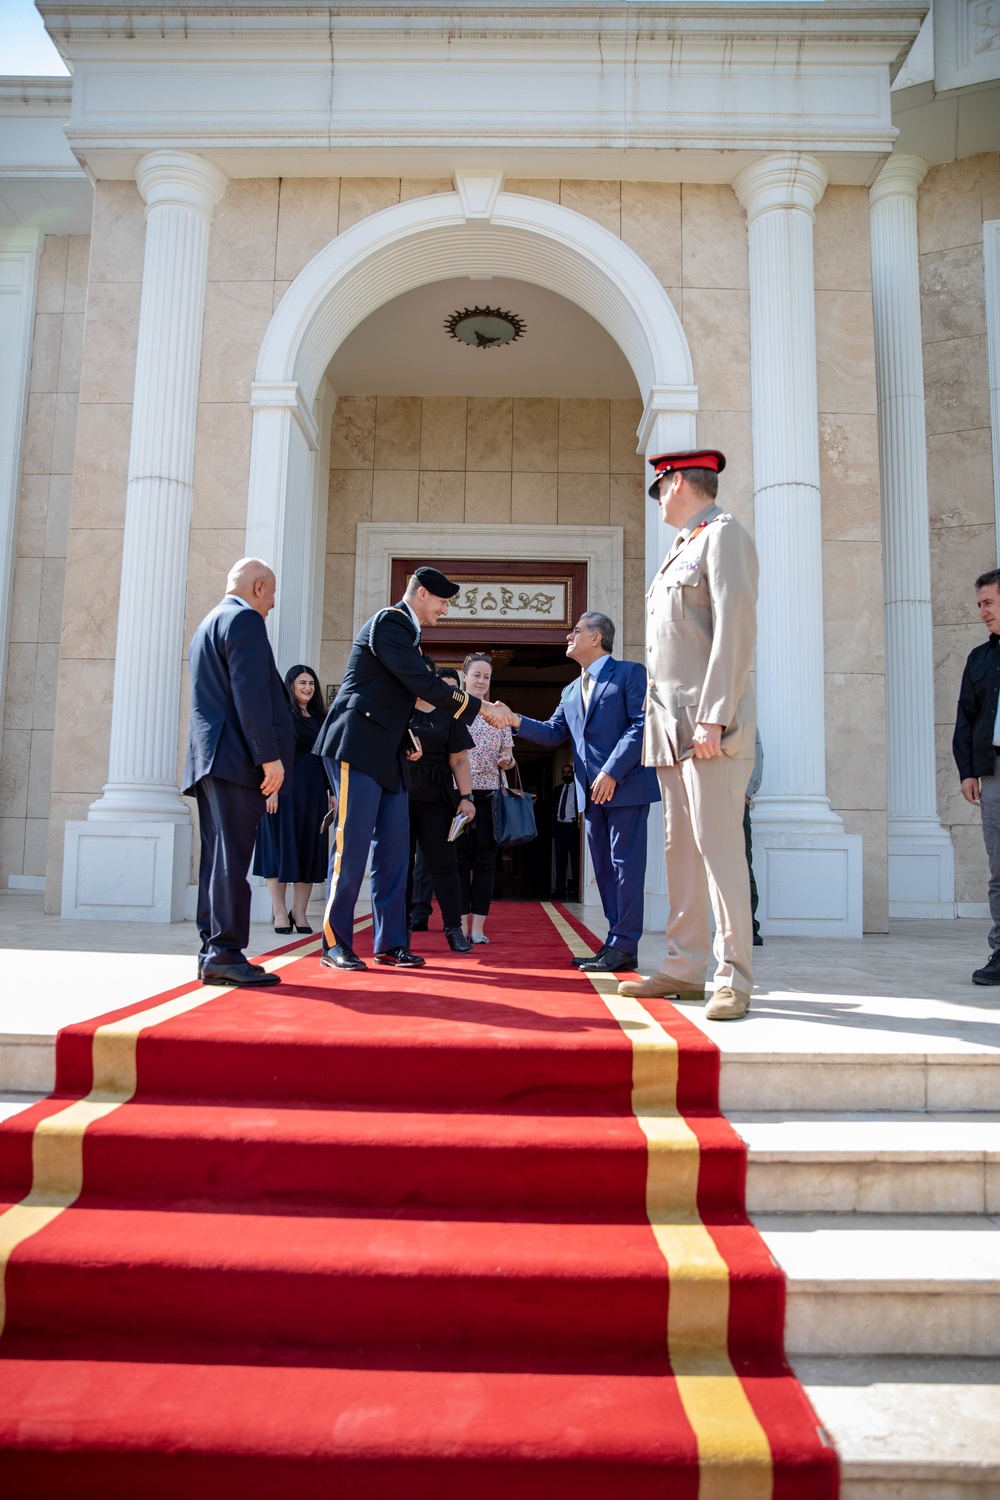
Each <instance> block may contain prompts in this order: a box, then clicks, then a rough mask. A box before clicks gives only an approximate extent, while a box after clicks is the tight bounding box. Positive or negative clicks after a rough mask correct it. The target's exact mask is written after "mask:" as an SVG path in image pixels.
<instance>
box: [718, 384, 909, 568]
mask: <svg viewBox="0 0 1000 1500" xmlns="http://www.w3.org/2000/svg"><path fill="white" fill-rule="evenodd" d="M726 472H727V474H728V472H729V471H728V470H727V471H726ZM819 482H820V494H821V495H822V500H823V536H824V538H833V537H840V538H842V539H843V540H844V541H856V542H878V541H880V539H881V535H882V523H881V517H880V510H879V506H880V499H879V489H880V486H879V452H878V418H877V417H876V416H875V414H874V413H873V412H872V413H865V412H858V413H854V414H847V415H840V414H834V415H831V414H830V413H827V412H823V413H821V414H820V418H819Z"/></svg>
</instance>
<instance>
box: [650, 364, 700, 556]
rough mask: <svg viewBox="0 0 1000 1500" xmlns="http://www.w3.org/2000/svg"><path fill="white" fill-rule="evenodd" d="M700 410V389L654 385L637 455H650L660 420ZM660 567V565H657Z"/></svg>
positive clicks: (684, 386)
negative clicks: (651, 441)
mask: <svg viewBox="0 0 1000 1500" xmlns="http://www.w3.org/2000/svg"><path fill="white" fill-rule="evenodd" d="M697 410H698V387H697V386H696V385H654V386H653V388H652V389H651V390H650V392H649V395H648V396H647V397H646V404H645V406H644V407H643V410H642V417H641V419H640V421H639V426H638V427H637V428H636V437H637V439H638V443H637V446H636V450H635V451H636V452H637V453H648V452H649V445H650V440H651V439H652V437H653V433H654V430H655V429H656V426H657V421H658V418H660V417H663V416H669V415H672V414H674V413H676V412H685V413H693V412H696V411H697ZM657 566H659V564H657Z"/></svg>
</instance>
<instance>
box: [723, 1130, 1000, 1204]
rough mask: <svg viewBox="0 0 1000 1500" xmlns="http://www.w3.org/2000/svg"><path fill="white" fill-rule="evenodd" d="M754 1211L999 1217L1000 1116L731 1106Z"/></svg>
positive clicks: (748, 1199)
mask: <svg viewBox="0 0 1000 1500" xmlns="http://www.w3.org/2000/svg"><path fill="white" fill-rule="evenodd" d="M729 1119H730V1122H731V1124H732V1125H733V1126H735V1128H736V1130H737V1131H738V1132H739V1134H740V1135H741V1136H742V1137H743V1139H744V1140H745V1141H746V1143H747V1149H748V1170H747V1208H748V1210H749V1212H750V1213H753V1214H758V1213H877V1214H895V1213H911V1214H912V1213H917V1214H982V1213H1000V1113H997V1112H995V1111H994V1112H985V1111H980V1112H972V1111H969V1112H966V1113H955V1112H948V1111H943V1110H934V1111H919V1110H909V1111H903V1110H894V1111H856V1112H852V1113H848V1112H843V1113H834V1112H829V1113H818V1112H816V1111H808V1112H807V1111H801V1110H800V1111H791V1112H789V1111H782V1112H778V1111H734V1112H733V1113H732V1114H731V1115H730V1116H729Z"/></svg>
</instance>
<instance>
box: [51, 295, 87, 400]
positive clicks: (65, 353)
mask: <svg viewBox="0 0 1000 1500" xmlns="http://www.w3.org/2000/svg"><path fill="white" fill-rule="evenodd" d="M84 322H85V316H84V314H83V313H82V312H78V313H64V314H63V320H62V339H61V340H60V345H59V374H58V383H57V386H56V389H57V390H59V391H64V392H71V393H72V394H73V395H78V394H79V391H80V377H81V372H82V365H83V330H84Z"/></svg>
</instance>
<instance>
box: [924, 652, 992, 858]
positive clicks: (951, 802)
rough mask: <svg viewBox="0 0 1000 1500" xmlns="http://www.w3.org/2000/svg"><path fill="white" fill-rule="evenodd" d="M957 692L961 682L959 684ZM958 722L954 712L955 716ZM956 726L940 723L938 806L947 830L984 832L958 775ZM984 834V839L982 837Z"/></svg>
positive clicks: (937, 739)
mask: <svg viewBox="0 0 1000 1500" xmlns="http://www.w3.org/2000/svg"><path fill="white" fill-rule="evenodd" d="M956 691H957V682H956ZM951 717H952V719H954V712H953V713H952V716H951ZM953 733H954V724H953V723H947V724H936V725H935V726H934V737H935V742H936V746H937V807H938V816H939V817H940V819H941V821H942V823H944V824H945V826H946V827H950V828H951V829H952V830H953V831H954V830H955V829H957V828H963V827H965V828H975V829H976V830H977V831H980V830H981V829H982V817H981V816H980V812H979V809H978V807H973V806H972V803H971V802H966V800H965V798H964V797H963V796H962V783H961V780H960V779H959V775H958V767H957V766H956V764H955V757H954V756H953V755H952V753H951V737H952V735H953ZM981 836H982V835H981V832H980V837H981Z"/></svg>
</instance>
